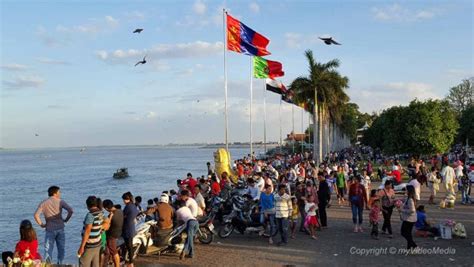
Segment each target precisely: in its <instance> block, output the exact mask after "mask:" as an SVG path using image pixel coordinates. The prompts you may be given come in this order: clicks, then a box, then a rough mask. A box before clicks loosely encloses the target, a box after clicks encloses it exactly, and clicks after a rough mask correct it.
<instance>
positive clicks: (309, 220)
mask: <svg viewBox="0 0 474 267" xmlns="http://www.w3.org/2000/svg"><path fill="white" fill-rule="evenodd" d="M304 224H305V227H308V226H318V220H317V219H316V216H309V215H308V216H306V219H305V223H304Z"/></svg>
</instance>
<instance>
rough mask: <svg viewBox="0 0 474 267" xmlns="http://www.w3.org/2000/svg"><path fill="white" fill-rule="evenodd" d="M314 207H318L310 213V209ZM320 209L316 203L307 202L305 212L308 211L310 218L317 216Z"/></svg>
mask: <svg viewBox="0 0 474 267" xmlns="http://www.w3.org/2000/svg"><path fill="white" fill-rule="evenodd" d="M312 207H316V208H315V209H314V210H313V211H309V209H311V208H312ZM317 209H318V207H317V206H316V204H314V203H312V202H311V203H310V202H307V203H306V204H305V205H304V211H306V214H307V215H308V216H316V210H317Z"/></svg>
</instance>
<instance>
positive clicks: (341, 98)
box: [290, 50, 349, 162]
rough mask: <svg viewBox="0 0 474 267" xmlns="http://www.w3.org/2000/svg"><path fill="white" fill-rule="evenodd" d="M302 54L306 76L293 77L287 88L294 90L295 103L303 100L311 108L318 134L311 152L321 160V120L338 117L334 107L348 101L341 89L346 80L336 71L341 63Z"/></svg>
mask: <svg viewBox="0 0 474 267" xmlns="http://www.w3.org/2000/svg"><path fill="white" fill-rule="evenodd" d="M305 56H306V59H307V61H308V71H309V75H308V76H300V77H298V78H296V79H295V80H294V81H293V82H292V83H291V85H290V88H291V89H292V90H293V91H294V92H295V100H296V102H298V103H306V104H307V105H308V108H309V110H312V111H313V121H314V129H313V132H315V133H317V134H316V135H314V137H313V145H314V148H313V154H314V157H315V159H316V160H317V161H318V162H321V160H322V140H323V120H324V121H326V122H327V121H328V120H329V119H328V118H332V120H333V121H334V120H337V118H339V117H341V116H340V114H339V113H338V111H336V109H338V108H341V105H342V104H343V103H345V102H347V101H348V100H349V97H348V96H347V94H346V93H345V91H344V90H345V89H346V88H347V87H348V86H349V79H348V78H347V77H345V76H341V75H340V74H339V73H338V72H337V71H336V69H337V68H338V67H339V64H340V63H339V61H338V60H337V59H334V60H331V61H329V62H327V63H319V62H316V60H315V59H314V56H313V52H312V51H311V50H307V51H305ZM318 124H319V125H318Z"/></svg>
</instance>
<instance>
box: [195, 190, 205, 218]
mask: <svg viewBox="0 0 474 267" xmlns="http://www.w3.org/2000/svg"><path fill="white" fill-rule="evenodd" d="M194 200H196V203H197V204H198V207H199V209H200V210H201V213H202V211H203V210H204V209H206V201H205V200H204V197H203V196H202V195H201V192H199V193H198V194H197V195H196V197H195V198H194Z"/></svg>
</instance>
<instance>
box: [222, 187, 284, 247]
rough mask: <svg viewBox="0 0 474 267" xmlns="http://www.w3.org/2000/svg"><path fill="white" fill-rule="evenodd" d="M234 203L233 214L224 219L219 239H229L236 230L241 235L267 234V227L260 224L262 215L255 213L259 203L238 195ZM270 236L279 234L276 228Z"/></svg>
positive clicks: (233, 200) (233, 199)
mask: <svg viewBox="0 0 474 267" xmlns="http://www.w3.org/2000/svg"><path fill="white" fill-rule="evenodd" d="M232 202H233V209H232V212H231V213H230V214H229V215H227V216H225V217H224V225H223V226H222V227H221V228H220V230H219V232H218V235H219V237H221V238H227V237H229V236H230V235H231V234H232V232H233V231H234V229H236V230H237V231H239V232H240V233H241V234H244V233H245V232H247V233H259V235H261V234H263V233H264V232H265V226H264V224H262V223H261V222H260V213H256V212H255V209H256V207H257V203H255V202H253V201H252V200H250V199H248V198H245V197H242V196H238V195H236V196H234V197H232ZM269 234H270V235H271V236H275V235H276V234H277V229H276V227H275V228H274V229H273V231H272V233H269Z"/></svg>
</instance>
